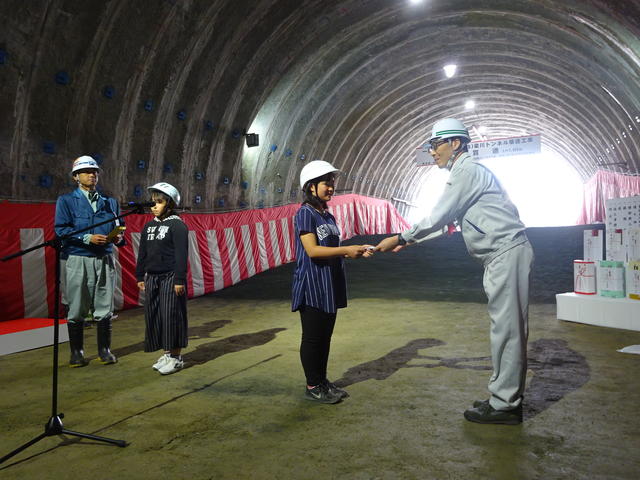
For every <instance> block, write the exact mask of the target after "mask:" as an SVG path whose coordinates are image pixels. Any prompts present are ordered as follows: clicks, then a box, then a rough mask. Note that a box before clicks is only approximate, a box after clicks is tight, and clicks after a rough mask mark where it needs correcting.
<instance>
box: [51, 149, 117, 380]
mask: <svg viewBox="0 0 640 480" xmlns="http://www.w3.org/2000/svg"><path fill="white" fill-rule="evenodd" d="M99 173H100V167H99V166H98V164H97V163H96V161H95V160H94V159H93V158H91V157H89V156H86V155H85V156H82V157H79V158H77V159H76V160H75V161H74V162H73V167H72V169H71V176H72V177H73V179H74V180H75V181H76V183H77V184H78V188H77V189H75V190H74V191H73V192H70V193H67V194H64V195H61V196H60V197H58V201H57V202H56V216H55V222H54V224H55V231H56V234H57V235H59V236H64V235H69V234H70V233H72V232H74V231H76V230H81V229H83V228H87V227H90V226H92V225H94V224H97V223H100V222H104V221H107V220H110V219H113V221H111V222H109V223H106V224H104V225H100V226H98V227H93V228H91V229H90V230H88V231H85V232H83V233H79V234H77V235H75V236H73V237H70V238H68V239H66V240H65V243H64V248H63V252H62V253H63V256H64V257H65V258H66V257H68V258H67V262H66V266H65V280H66V281H65V292H64V294H65V299H66V301H67V303H68V306H69V311H68V313H67V329H68V330H69V347H70V350H71V358H70V360H69V366H70V367H84V366H85V365H87V362H86V360H85V358H84V350H83V340H84V328H83V326H84V320H85V318H87V317H88V316H89V315H92V316H93V318H94V320H96V321H97V326H98V328H97V331H98V356H99V357H100V362H101V363H103V364H105V365H109V364H113V363H116V362H117V358H116V356H115V355H114V354H113V353H111V349H110V348H111V323H112V318H113V294H114V288H115V266H114V259H113V253H112V248H113V247H112V245H113V244H116V245H117V246H121V245H123V244H124V240H123V238H122V235H121V234H118V235H115V236H114V237H113V238H111V237H110V236H109V234H110V233H111V232H112V231H113V230H114V229H115V227H120V226H122V225H121V222H120V220H116V219H115V217H117V216H118V215H119V214H120V207H119V206H118V202H116V200H115V199H113V198H109V197H106V196H104V195H101V194H100V193H98V192H97V191H96V185H97V184H98V176H99ZM116 232H117V230H116Z"/></svg>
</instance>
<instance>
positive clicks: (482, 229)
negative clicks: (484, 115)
mask: <svg viewBox="0 0 640 480" xmlns="http://www.w3.org/2000/svg"><path fill="white" fill-rule="evenodd" d="M470 140H471V137H470V136H469V131H468V130H467V128H466V127H465V125H464V124H463V123H462V122H460V121H459V120H456V119H453V118H445V119H443V120H439V121H438V122H436V123H435V125H434V126H433V130H432V134H431V138H430V139H429V142H430V144H431V149H430V153H431V155H432V156H433V158H434V160H435V162H436V164H437V165H438V167H439V168H446V169H448V170H450V172H451V174H450V176H449V179H448V181H447V184H446V186H445V189H444V192H443V194H442V197H441V198H440V200H439V201H438V203H437V205H436V206H435V207H434V209H433V211H432V212H431V214H430V215H429V216H427V217H425V218H424V219H422V220H421V221H420V222H418V223H417V224H415V225H413V226H412V227H411V228H410V229H409V230H407V231H405V232H402V233H400V234H398V235H396V236H393V237H388V238H385V239H384V240H383V241H382V242H380V244H378V246H377V249H378V250H380V251H383V252H384V251H389V250H394V251H397V250H399V249H401V248H403V247H404V246H405V245H410V244H413V243H417V242H420V241H424V240H430V239H433V238H436V237H437V236H440V235H442V234H443V233H445V232H446V231H447V225H448V224H450V223H452V222H454V221H456V222H457V223H458V225H459V226H460V228H461V230H462V237H463V238H464V242H465V244H466V246H467V250H468V251H469V254H470V255H471V256H472V257H473V258H475V259H476V260H478V261H479V262H480V263H482V264H483V266H484V278H483V286H484V291H485V293H486V294H487V298H488V301H489V304H488V309H489V316H490V317H491V358H492V364H493V374H492V376H491V379H490V380H489V392H490V394H491V395H490V398H489V399H488V400H484V401H476V402H474V404H473V408H470V409H468V410H466V411H465V412H464V416H465V418H466V419H467V420H469V421H472V422H477V423H500V424H508V425H517V424H519V423H521V422H522V396H523V392H524V386H525V376H526V370H527V337H528V311H529V274H530V272H531V267H532V264H533V250H532V248H531V245H530V244H529V240H528V239H527V236H526V234H525V227H524V225H523V223H522V222H521V221H520V218H519V216H518V210H517V209H516V207H515V206H514V205H513V203H511V200H509V197H508V196H507V194H506V193H505V191H504V190H503V189H502V187H501V185H500V183H499V182H498V181H497V179H496V178H495V177H494V175H493V173H491V171H490V170H488V169H487V168H486V167H485V166H483V165H482V164H480V163H478V162H477V161H475V160H474V159H473V158H472V157H471V156H470V155H469V154H468V153H467V143H469V141H470Z"/></svg>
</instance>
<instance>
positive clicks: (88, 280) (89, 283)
mask: <svg viewBox="0 0 640 480" xmlns="http://www.w3.org/2000/svg"><path fill="white" fill-rule="evenodd" d="M65 274H66V278H65V295H64V296H65V299H66V301H67V302H68V305H69V312H68V313H67V321H68V322H71V323H75V322H83V321H84V319H85V318H87V317H88V316H89V315H90V314H92V315H93V318H94V320H96V321H100V320H101V319H103V318H107V317H111V316H112V315H113V293H114V289H115V280H116V274H115V268H114V263H113V256H112V255H105V256H104V257H82V256H80V255H69V258H68V259H67V262H66V271H65Z"/></svg>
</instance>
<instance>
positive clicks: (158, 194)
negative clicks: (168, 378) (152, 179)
mask: <svg viewBox="0 0 640 480" xmlns="http://www.w3.org/2000/svg"><path fill="white" fill-rule="evenodd" d="M148 190H149V191H150V192H151V200H152V201H153V202H155V205H154V206H153V207H151V213H153V215H154V216H155V218H154V219H153V220H151V221H150V222H148V223H147V224H146V225H145V226H144V227H143V229H142V232H141V234H140V248H139V251H138V262H137V265H136V279H137V281H138V288H139V289H140V290H141V291H144V292H145V297H146V299H145V309H144V319H145V324H146V328H145V336H144V337H145V338H144V351H145V352H154V351H156V350H159V349H163V350H164V353H163V355H162V356H161V357H160V358H159V359H158V360H157V361H156V363H154V364H153V369H154V370H157V371H158V372H160V373H161V374H162V375H168V374H170V373H175V372H177V371H179V370H180V369H182V368H183V367H184V361H183V360H182V356H181V355H180V352H181V350H182V349H183V348H185V347H186V346H187V340H188V336H187V295H186V287H185V286H186V281H187V257H188V253H189V251H188V248H189V244H188V233H189V232H188V228H187V226H186V225H185V224H184V223H183V222H182V220H181V219H180V217H178V216H177V215H176V214H175V208H176V207H177V206H178V205H179V204H180V193H179V192H178V190H177V189H176V188H175V187H174V186H172V185H170V184H168V183H164V182H160V183H156V184H155V185H153V186H151V187H149V188H148Z"/></svg>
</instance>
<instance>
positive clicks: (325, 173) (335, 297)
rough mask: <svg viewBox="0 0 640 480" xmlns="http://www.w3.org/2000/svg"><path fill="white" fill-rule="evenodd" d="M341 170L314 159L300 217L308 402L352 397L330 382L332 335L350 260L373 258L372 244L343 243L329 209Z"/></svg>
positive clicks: (297, 304)
mask: <svg viewBox="0 0 640 480" xmlns="http://www.w3.org/2000/svg"><path fill="white" fill-rule="evenodd" d="M336 172H338V170H337V169H336V168H334V167H333V166H332V165H331V164H330V163H328V162H325V161H322V160H314V161H313V162H310V163H308V164H307V165H305V166H304V168H303V169H302V171H301V172H300V187H301V188H302V190H303V192H304V202H303V203H302V206H301V207H300V209H299V210H298V212H297V213H296V215H295V218H294V224H295V237H296V269H295V272H294V274H293V295H292V297H293V298H292V305H291V310H292V311H294V312H295V311H299V312H300V319H301V321H302V342H301V344H300V360H301V361H302V367H303V369H304V373H305V376H306V379H307V388H306V389H305V398H306V399H308V400H312V401H316V402H320V403H337V402H339V401H340V400H342V399H343V398H346V397H348V396H349V394H348V393H347V392H346V391H344V390H342V389H341V388H338V387H337V386H336V385H334V384H333V383H331V382H330V381H329V380H328V379H327V363H328V360H329V348H330V345H331V335H332V334H333V327H334V325H335V322H336V314H337V309H338V308H344V307H346V306H347V286H346V279H345V274H344V262H343V259H344V258H345V257H348V258H360V257H363V256H364V257H369V256H371V255H373V248H374V247H372V246H370V245H349V246H341V245H340V230H338V227H337V225H336V220H335V218H334V217H333V215H331V213H329V212H328V211H327V202H328V201H329V200H331V197H332V195H333V193H334V181H335V176H336Z"/></svg>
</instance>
